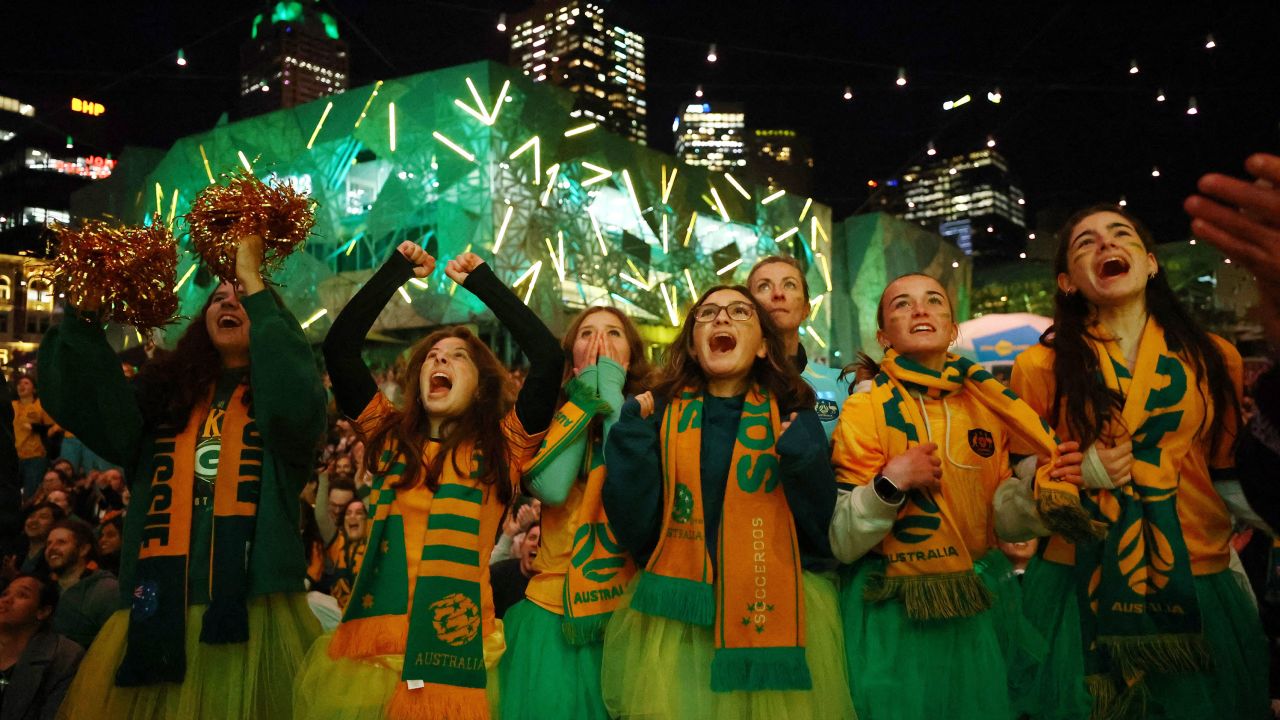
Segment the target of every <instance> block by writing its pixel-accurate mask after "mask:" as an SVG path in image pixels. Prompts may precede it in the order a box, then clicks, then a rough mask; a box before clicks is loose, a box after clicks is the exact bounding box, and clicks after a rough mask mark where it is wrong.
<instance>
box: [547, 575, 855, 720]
mask: <svg viewBox="0 0 1280 720" xmlns="http://www.w3.org/2000/svg"><path fill="white" fill-rule="evenodd" d="M803 577H804V602H805V606H804V612H805V643H806V646H805V660H806V661H807V663H808V665H809V672H810V674H811V676H812V678H813V689H812V690H785V691H784V690H763V691H757V692H719V693H718V692H712V690H711V656H712V654H713V652H714V651H715V647H714V644H713V640H712V637H711V628H706V627H698V626H694V625H689V624H687V623H682V622H678V621H675V620H669V619H667V618H664V617H658V616H655V615H646V614H644V613H640V612H635V611H633V610H631V607H630V605H631V594H632V591H633V590H634V588H635V582H634V581H633V582H632V586H631V587H630V588H628V592H627V594H626V595H625V596H624V597H623V602H622V605H621V607H619V608H618V610H617V611H615V612H614V614H613V618H612V619H610V621H609V625H608V627H607V628H606V630H605V639H604V655H603V658H602V663H601V668H600V685H601V691H602V692H603V695H604V702H605V706H606V707H607V708H608V709H609V712H610V713H611V714H613V715H615V716H618V717H623V718H644V719H645V720H666V719H668V718H669V719H671V720H676V719H679V720H686V719H693V718H696V719H699V720H700V719H702V718H726V719H732V720H801V718H803V719H804V720H810V719H811V718H822V720H846V719H849V720H851V719H852V718H855V714H854V711H853V703H852V702H851V701H850V698H849V687H848V684H847V682H846V679H845V678H846V674H845V667H844V646H843V642H842V640H843V638H842V636H841V633H840V613H839V607H838V595H837V592H836V587H835V584H834V582H833V580H832V578H830V577H828V576H825V575H817V574H814V573H810V572H805V573H803ZM553 717H561V716H560V715H556V716H553ZM563 717H568V716H567V715H565V716H563Z"/></svg>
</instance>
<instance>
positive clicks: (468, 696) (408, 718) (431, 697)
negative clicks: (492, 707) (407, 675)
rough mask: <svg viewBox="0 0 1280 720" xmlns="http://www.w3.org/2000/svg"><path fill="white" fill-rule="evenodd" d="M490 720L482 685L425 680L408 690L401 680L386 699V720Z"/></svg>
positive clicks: (487, 699) (487, 701) (486, 698)
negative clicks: (469, 685)
mask: <svg viewBox="0 0 1280 720" xmlns="http://www.w3.org/2000/svg"><path fill="white" fill-rule="evenodd" d="M439 718H448V719H449V720H490V718H489V698H488V696H487V695H486V694H485V690H484V688H462V687H456V686H453V685H439V684H436V683H427V684H426V685H424V686H423V687H421V688H418V689H417V690H410V689H409V686H408V685H407V684H406V683H405V682H404V681H403V680H401V681H399V682H397V683H396V691H395V693H394V694H392V696H391V701H390V702H388V703H387V720H438V719H439Z"/></svg>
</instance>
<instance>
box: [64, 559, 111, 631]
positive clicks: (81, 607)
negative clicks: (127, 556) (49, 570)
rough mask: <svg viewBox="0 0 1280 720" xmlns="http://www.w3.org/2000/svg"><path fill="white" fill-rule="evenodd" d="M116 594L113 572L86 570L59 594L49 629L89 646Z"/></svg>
mask: <svg viewBox="0 0 1280 720" xmlns="http://www.w3.org/2000/svg"><path fill="white" fill-rule="evenodd" d="M119 597H120V587H119V584H118V583H117V582H116V578H115V576H114V575H112V574H111V573H109V572H107V571H106V570H94V571H92V572H86V573H85V574H83V575H81V576H80V580H79V581H78V582H77V583H76V584H75V585H72V586H71V587H69V588H67V589H66V590H64V591H62V594H61V595H59V597H58V609H56V610H54V611H53V631H54V632H56V633H58V634H59V635H65V636H67V637H68V638H70V639H71V640H73V641H75V642H76V643H78V644H79V645H80V646H81V647H89V644H90V643H92V642H93V638H94V637H95V636H97V634H98V631H99V630H101V629H102V626H103V625H105V624H106V622H107V618H109V617H111V613H113V612H115V610H116V605H118V598H119Z"/></svg>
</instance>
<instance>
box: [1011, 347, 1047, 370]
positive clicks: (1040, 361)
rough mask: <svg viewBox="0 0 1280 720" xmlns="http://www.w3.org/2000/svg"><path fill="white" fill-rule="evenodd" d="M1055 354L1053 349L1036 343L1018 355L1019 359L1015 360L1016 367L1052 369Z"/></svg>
mask: <svg viewBox="0 0 1280 720" xmlns="http://www.w3.org/2000/svg"><path fill="white" fill-rule="evenodd" d="M1053 358H1054V352H1053V348H1051V347H1049V346H1048V345H1045V344H1044V343H1039V342H1038V343H1036V344H1034V345H1032V346H1031V347H1029V348H1027V349H1026V350H1023V351H1022V352H1020V353H1018V357H1016V358H1014V361H1013V363H1014V365H1018V366H1021V367H1023V368H1027V369H1030V368H1052V367H1053Z"/></svg>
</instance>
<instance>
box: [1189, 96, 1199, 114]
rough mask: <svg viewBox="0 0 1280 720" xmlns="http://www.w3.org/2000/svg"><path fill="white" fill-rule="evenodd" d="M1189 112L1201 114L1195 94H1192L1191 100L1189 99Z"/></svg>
mask: <svg viewBox="0 0 1280 720" xmlns="http://www.w3.org/2000/svg"><path fill="white" fill-rule="evenodd" d="M1187 114H1188V115H1198V114H1200V108H1199V107H1197V106H1196V96H1195V95H1192V96H1191V99H1190V100H1189V101H1187Z"/></svg>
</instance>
